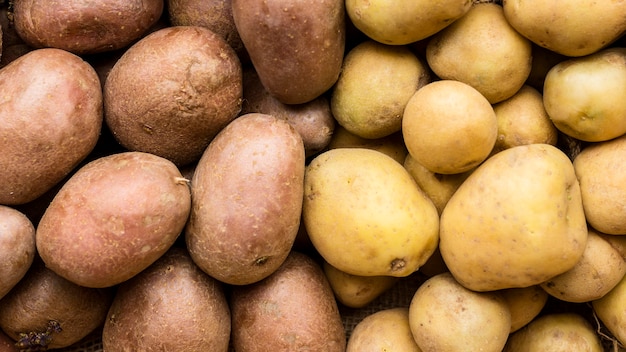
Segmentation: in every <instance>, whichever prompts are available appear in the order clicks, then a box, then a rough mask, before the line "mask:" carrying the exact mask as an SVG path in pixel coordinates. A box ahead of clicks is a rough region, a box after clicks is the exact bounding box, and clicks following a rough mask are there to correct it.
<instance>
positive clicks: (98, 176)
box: [36, 152, 191, 287]
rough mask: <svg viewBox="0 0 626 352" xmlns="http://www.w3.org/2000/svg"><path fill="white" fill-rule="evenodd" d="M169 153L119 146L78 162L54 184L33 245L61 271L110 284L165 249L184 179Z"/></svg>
mask: <svg viewBox="0 0 626 352" xmlns="http://www.w3.org/2000/svg"><path fill="white" fill-rule="evenodd" d="M186 181H187V180H185V179H184V178H182V176H181V174H180V172H179V170H178V169H177V168H176V166H175V165H174V164H173V163H171V162H170V161H168V160H167V159H164V158H161V157H159V156H156V155H152V154H149V153H141V152H123V153H118V154H112V155H109V156H105V157H101V158H99V159H96V160H94V161H92V162H90V163H88V164H86V165H85V166H83V167H81V168H80V169H79V170H78V171H77V172H76V173H75V174H74V175H73V176H72V177H71V178H70V179H69V180H68V181H67V182H66V183H65V184H64V185H63V187H62V188H61V189H60V190H59V192H58V193H57V194H56V196H55V197H54V199H53V200H52V202H51V203H50V205H49V206H48V208H47V209H46V211H45V213H44V214H43V216H42V218H41V220H40V222H39V225H38V227H37V233H36V243H37V250H38V252H39V254H40V256H41V258H42V259H43V261H44V262H45V263H46V265H47V266H48V267H49V268H50V269H52V270H54V271H55V272H56V273H57V274H59V275H60V276H62V277H64V278H66V279H68V280H70V281H72V282H74V283H77V284H79V285H83V286H87V287H108V286H113V285H116V284H119V283H121V282H123V281H125V280H127V279H129V278H131V277H132V276H134V275H136V274H137V273H139V272H140V271H142V270H143V269H145V268H146V267H148V266H149V265H150V264H152V263H153V262H154V261H156V260H157V259H158V258H159V257H160V256H161V255H163V253H165V252H166V251H167V250H168V249H169V248H170V247H171V246H172V245H173V243H174V242H175V240H176V238H177V237H178V235H179V234H180V232H181V231H182V229H183V228H184V225H185V222H186V221H187V217H188V215H189V209H190V206H191V199H190V193H189V187H188V184H187V182H186Z"/></svg>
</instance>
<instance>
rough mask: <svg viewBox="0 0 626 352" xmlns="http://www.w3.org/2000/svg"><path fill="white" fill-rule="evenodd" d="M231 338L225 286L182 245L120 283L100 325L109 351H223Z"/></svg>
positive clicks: (104, 345) (103, 339)
mask: <svg viewBox="0 0 626 352" xmlns="http://www.w3.org/2000/svg"><path fill="white" fill-rule="evenodd" d="M229 338H230V310H229V308H228V302H227V301H226V296H225V293H224V288H223V287H222V285H221V283H220V282H218V281H217V280H215V279H213V278H212V277H210V276H208V275H206V274H205V273H204V272H202V271H201V270H200V269H199V268H198V267H197V266H196V265H195V264H194V263H193V261H192V260H191V257H189V254H188V253H187V251H186V250H185V249H184V248H182V247H172V248H171V249H170V250H169V251H168V252H166V253H165V254H164V255H163V256H162V257H161V258H160V259H159V260H157V261H156V262H155V263H154V264H153V265H151V266H150V267H149V268H147V269H146V270H144V271H143V272H141V273H140V274H138V275H137V276H135V277H134V278H132V279H130V280H128V281H126V282H124V283H122V284H121V285H120V286H119V288H118V290H117V293H116V296H115V298H114V300H113V303H112V305H111V308H110V309H109V312H108V315H107V319H106V321H105V323H104V329H103V331H102V343H103V347H104V350H105V351H108V352H115V351H146V352H147V351H215V352H218V351H224V352H226V351H228V342H229Z"/></svg>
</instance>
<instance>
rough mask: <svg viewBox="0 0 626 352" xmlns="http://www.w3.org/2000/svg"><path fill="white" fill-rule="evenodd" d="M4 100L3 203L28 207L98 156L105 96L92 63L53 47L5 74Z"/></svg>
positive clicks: (0, 138) (0, 84)
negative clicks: (95, 150) (94, 151)
mask: <svg viewBox="0 0 626 352" xmlns="http://www.w3.org/2000/svg"><path fill="white" fill-rule="evenodd" d="M0 96H1V97H2V98H0V102H1V103H2V104H0V150H2V151H3V152H2V154H0V180H2V181H1V182H0V204H5V205H18V204H24V203H28V202H30V201H32V200H34V199H36V198H37V197H39V196H41V195H42V194H44V193H45V192H46V191H48V190H49V189H51V188H52V187H53V186H54V185H56V184H57V183H59V182H60V181H61V180H62V179H63V178H64V177H65V176H67V175H68V174H69V173H70V172H71V171H72V170H73V169H74V168H75V167H76V166H77V165H78V164H79V163H80V162H81V161H82V160H84V159H85V158H86V157H87V155H88V154H89V153H90V152H91V151H92V149H93V148H94V146H95V145H96V142H97V140H98V136H99V134H100V130H101V127H102V91H101V88H100V82H99V80H98V75H97V74H96V72H95V70H94V69H93V67H91V66H90V65H89V64H88V63H87V62H85V61H83V60H82V59H81V58H80V57H78V56H76V55H74V54H71V53H69V52H67V51H64V50H60V49H52V48H48V49H38V50H34V51H31V52H29V53H27V54H25V55H23V56H21V57H20V58H18V59H17V60H15V61H13V62H12V63H11V64H10V65H8V66H5V67H4V68H3V69H2V70H0Z"/></svg>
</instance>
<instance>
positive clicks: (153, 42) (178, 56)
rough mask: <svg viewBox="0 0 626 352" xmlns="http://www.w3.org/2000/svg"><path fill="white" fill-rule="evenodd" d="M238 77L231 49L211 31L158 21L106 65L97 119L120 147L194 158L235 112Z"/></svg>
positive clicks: (179, 159) (180, 160)
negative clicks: (101, 115)
mask: <svg viewBox="0 0 626 352" xmlns="http://www.w3.org/2000/svg"><path fill="white" fill-rule="evenodd" d="M181 43H184V44H181ZM241 80H242V71H241V64H240V62H239V59H238V58H237V55H236V54H235V52H234V51H233V49H232V48H231V47H230V46H229V45H228V44H227V43H226V42H225V41H224V40H223V39H222V38H221V37H219V36H218V35H217V34H215V33H213V32H211V31H210V30H208V29H206V28H203V27H197V26H196V27H192V26H177V27H168V28H163V29H161V30H158V31H156V32H153V33H151V34H150V35H148V36H146V37H143V38H142V39H141V40H140V41H139V42H137V43H136V44H134V45H133V46H132V47H130V48H129V49H128V50H127V51H126V52H125V53H124V55H122V57H121V58H120V59H119V60H118V61H117V62H116V63H115V65H114V66H113V68H112V69H111V71H110V73H109V75H108V77H107V80H106V82H105V85H104V113H105V115H104V118H105V121H106V124H107V126H108V127H109V128H110V129H111V131H112V132H113V134H114V135H115V138H116V139H117V140H118V142H119V143H120V144H121V145H123V146H124V147H126V148H127V149H129V150H133V151H141V152H147V153H152V154H155V155H158V156H161V157H164V158H166V159H168V160H171V161H172V162H173V163H175V164H176V165H178V166H184V165H186V164H189V163H192V162H196V161H198V159H200V156H201V155H202V153H203V152H204V149H206V147H207V146H208V144H209V143H210V141H211V140H212V139H213V138H214V137H215V135H216V134H217V133H218V132H219V131H220V130H221V129H222V128H224V127H225V126H226V125H227V124H228V123H229V122H230V121H232V120H233V119H235V117H237V115H238V114H239V112H240V111H241V99H242V94H243V92H242V82H241Z"/></svg>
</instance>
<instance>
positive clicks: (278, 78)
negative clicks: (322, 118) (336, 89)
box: [232, 0, 346, 104]
mask: <svg viewBox="0 0 626 352" xmlns="http://www.w3.org/2000/svg"><path fill="white" fill-rule="evenodd" d="M232 11H233V18H234V20H235V26H236V27H237V30H238V31H239V35H240V36H241V40H242V41H243V44H244V45H245V47H246V49H247V51H248V54H249V56H250V60H251V62H252V64H253V65H254V67H255V68H256V70H257V72H258V74H259V77H260V79H261V82H263V85H264V86H265V88H266V89H267V91H268V92H269V93H270V94H272V95H273V96H275V97H276V98H277V99H278V100H280V101H281V102H283V103H285V104H301V103H306V102H308V101H311V100H313V99H315V98H316V97H318V96H320V95H321V94H322V93H324V92H326V91H327V90H328V89H329V88H330V87H332V85H333V84H335V82H336V81H337V78H338V77H339V72H340V71H341V64H342V61H343V54H344V50H345V41H346V35H345V32H346V28H345V27H346V24H345V5H344V1H343V0H330V1H323V2H321V1H314V0H306V1H304V0H303V1H291V0H267V1H266V0H232Z"/></svg>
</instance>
